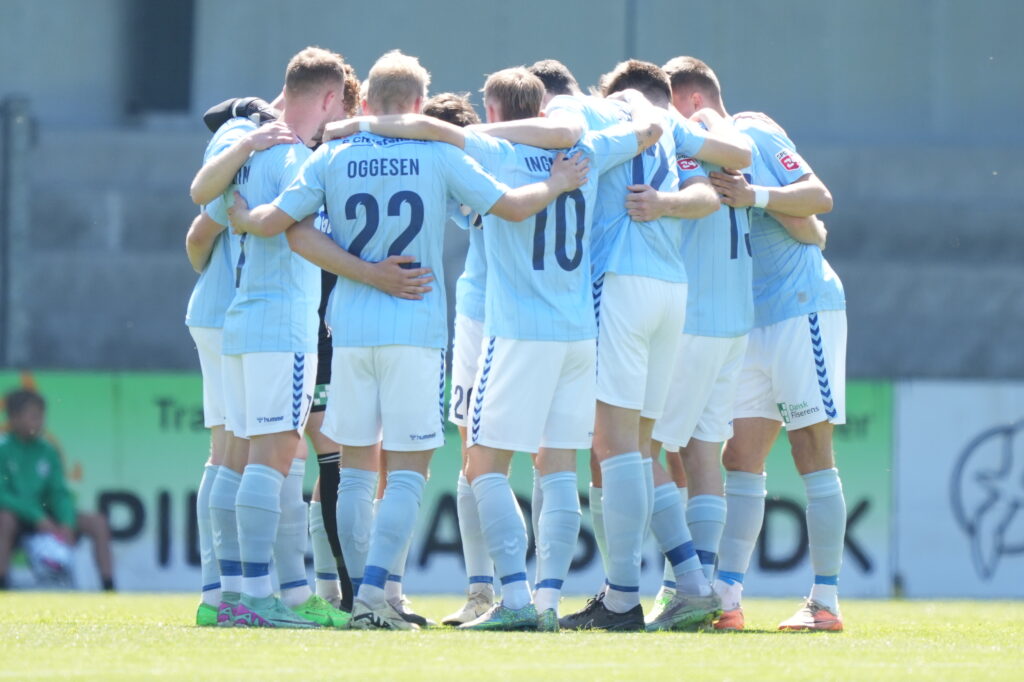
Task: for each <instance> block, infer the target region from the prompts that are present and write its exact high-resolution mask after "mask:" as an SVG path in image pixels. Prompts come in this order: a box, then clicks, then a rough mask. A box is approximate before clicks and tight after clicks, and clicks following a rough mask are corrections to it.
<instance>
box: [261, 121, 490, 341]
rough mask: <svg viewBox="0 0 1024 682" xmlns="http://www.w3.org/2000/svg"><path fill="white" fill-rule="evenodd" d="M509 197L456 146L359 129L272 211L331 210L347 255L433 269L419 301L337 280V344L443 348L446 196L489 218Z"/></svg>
mask: <svg viewBox="0 0 1024 682" xmlns="http://www.w3.org/2000/svg"><path fill="white" fill-rule="evenodd" d="M507 191H508V187H506V186H505V185H504V184H502V183H500V182H498V181H496V180H495V179H494V178H492V177H491V176H490V175H488V174H487V173H485V172H484V170H483V169H482V168H481V167H480V165H479V164H478V163H477V162H475V161H473V160H472V159H471V158H469V157H468V156H466V155H465V154H464V153H463V152H462V151H461V150H459V149H457V148H456V147H453V146H451V145H448V144H443V143H440V142H423V141H420V140H405V139H395V138H388V137H381V136H379V135H373V134H370V133H359V134H357V135H353V136H351V137H347V138H344V139H342V140H334V141H331V142H328V143H327V144H324V145H322V146H321V147H320V148H319V149H318V150H317V151H316V152H315V153H314V154H313V155H312V156H311V157H310V159H309V161H308V162H307V163H306V164H305V165H304V166H303V168H302V172H301V173H300V174H299V177H298V178H296V180H295V182H294V183H292V185H291V186H290V187H288V188H287V190H286V191H285V192H284V194H282V195H281V196H280V197H278V199H277V200H275V201H274V205H276V206H277V207H278V208H280V209H281V210H283V211H284V212H285V213H287V214H288V215H290V216H292V217H293V218H296V219H301V218H303V217H305V216H307V215H309V214H310V213H312V212H314V211H316V209H317V208H318V207H319V206H320V205H321V204H326V206H327V211H328V213H329V214H330V216H331V227H332V230H333V237H334V241H335V242H337V243H338V244H339V245H340V246H341V247H342V248H344V249H345V250H347V251H348V252H349V253H352V254H353V255H355V256H358V257H360V258H363V259H364V260H368V261H381V260H384V259H385V258H387V257H388V256H392V255H400V254H412V255H415V256H416V257H417V259H418V261H417V262H418V264H419V265H420V266H422V267H429V268H430V269H431V270H432V271H433V274H434V277H435V281H434V285H433V289H432V290H431V291H430V292H429V293H427V294H425V295H424V297H423V300H420V301H409V300H405V299H399V298H395V297H393V296H389V295H387V294H385V293H383V292H381V291H379V290H377V289H374V288H373V287H371V286H368V285H366V284H362V283H360V282H354V281H352V280H349V279H346V278H344V277H339V278H338V283H337V285H336V286H335V288H334V293H333V294H332V295H331V303H330V307H329V309H328V313H327V321H328V324H329V325H330V326H331V329H332V331H333V335H332V338H333V343H334V345H335V346H386V345H394V344H398V345H407V346H423V347H427V348H444V347H445V346H446V345H447V337H448V316H447V311H446V307H445V291H444V264H443V259H442V254H443V244H444V230H445V226H446V225H447V223H448V218H449V211H448V207H449V203H448V200H449V198H452V199H455V200H456V201H458V202H459V203H462V204H466V205H467V206H469V207H470V208H473V209H474V210H476V211H478V212H480V213H486V212H487V211H488V210H490V208H491V206H493V205H494V203H495V202H496V201H498V199H500V198H501V197H502V195H504V194H505V192H507Z"/></svg>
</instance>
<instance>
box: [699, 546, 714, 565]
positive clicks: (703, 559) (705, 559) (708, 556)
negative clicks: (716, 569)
mask: <svg viewBox="0 0 1024 682" xmlns="http://www.w3.org/2000/svg"><path fill="white" fill-rule="evenodd" d="M697 558H698V559H700V563H701V564H702V565H704V566H714V565H715V559H717V558H718V555H717V554H715V553H714V552H709V551H707V550H704V549H698V550H697Z"/></svg>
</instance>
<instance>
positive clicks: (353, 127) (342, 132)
mask: <svg viewBox="0 0 1024 682" xmlns="http://www.w3.org/2000/svg"><path fill="white" fill-rule="evenodd" d="M358 132H359V119H355V118H347V119H345V120H343V121H331V122H330V123H328V124H327V125H326V126H324V142H330V141H331V140H340V139H341V138H343V137H348V136H349V135H355V134H356V133H358Z"/></svg>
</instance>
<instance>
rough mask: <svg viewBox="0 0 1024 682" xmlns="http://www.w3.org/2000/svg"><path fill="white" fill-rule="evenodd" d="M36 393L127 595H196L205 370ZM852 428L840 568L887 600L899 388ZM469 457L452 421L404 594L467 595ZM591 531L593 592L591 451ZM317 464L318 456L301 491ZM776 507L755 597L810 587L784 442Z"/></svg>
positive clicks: (63, 381) (54, 384)
mask: <svg viewBox="0 0 1024 682" xmlns="http://www.w3.org/2000/svg"><path fill="white" fill-rule="evenodd" d="M25 384H28V385H32V386H34V387H36V388H37V389H38V390H39V392H40V393H42V394H43V396H44V397H45V398H46V400H47V428H48V431H49V434H50V435H51V436H52V437H54V438H55V439H56V440H57V441H58V442H59V444H60V447H61V450H62V452H63V454H64V457H65V462H66V467H67V469H68V472H69V476H70V478H71V479H72V481H71V485H72V489H73V490H74V492H75V493H76V495H77V497H78V502H79V506H80V508H81V509H83V510H89V511H91V510H99V511H102V512H103V513H105V514H107V515H108V518H109V520H110V523H111V527H112V529H113V531H114V536H115V543H114V547H115V560H116V562H117V572H118V582H119V585H120V586H121V587H122V588H123V589H138V590H190V589H194V588H195V586H196V585H198V584H199V571H198V551H197V545H196V538H195V532H194V514H195V512H194V496H195V489H196V487H197V485H198V482H199V478H200V476H201V475H202V467H203V463H204V462H205V460H206V457H207V454H208V452H209V436H208V432H207V431H206V429H205V428H204V427H203V417H202V391H201V379H200V377H199V375H198V374H197V373H196V374H192V373H167V372H51V371H40V372H35V373H32V374H28V373H19V372H13V371H0V390H3V391H4V392H6V391H7V390H10V389H13V388H16V387H18V386H20V385H25ZM847 403H848V406H847V414H848V425H847V426H844V427H840V428H839V429H837V431H836V453H837V461H838V465H839V467H840V472H841V474H842V476H843V485H844V489H845V491H846V496H847V507H848V510H849V517H850V523H849V529H850V532H849V542H848V546H847V553H846V563H845V566H844V572H843V578H842V580H843V585H844V587H843V590H844V593H846V594H851V595H852V594H863V595H882V594H888V593H889V590H890V585H891V569H890V566H889V556H890V549H889V545H890V532H889V509H890V500H889V495H890V485H891V482H890V474H891V465H890V462H891V452H892V390H891V386H890V385H889V384H887V383H881V382H851V383H850V385H849V386H848V401H847ZM460 463H461V455H460V445H459V436H458V432H457V431H456V430H455V429H454V427H452V426H451V425H449V428H448V431H447V439H446V443H445V445H444V447H442V448H440V449H439V450H438V451H437V452H436V453H435V455H434V459H433V462H432V464H431V474H430V479H429V481H428V484H427V489H426V493H425V495H424V498H423V505H422V509H421V513H420V520H419V526H418V528H417V533H416V539H415V541H414V545H413V550H412V551H411V552H410V558H409V565H408V567H407V577H406V583H407V589H408V590H409V591H410V592H413V593H414V592H416V591H420V592H428V591H429V592H457V591H461V590H462V589H464V584H463V583H464V579H465V578H464V573H463V569H462V561H461V551H460V544H459V536H458V523H457V517H456V505H455V485H456V480H457V478H458V472H459V466H460ZM578 471H579V474H580V491H581V501H582V504H583V506H584V515H583V529H582V531H581V537H580V543H579V547H578V550H577V555H576V558H575V560H574V564H573V574H572V576H570V579H569V580H568V581H567V583H566V590H567V591H569V592H587V591H590V590H592V589H594V588H596V587H597V586H598V585H599V584H600V583H601V581H602V580H603V575H602V573H601V569H600V561H599V559H598V557H597V554H596V544H595V542H594V540H593V534H592V533H591V530H590V517H589V514H588V513H587V512H586V506H587V504H586V503H587V488H588V485H589V463H588V453H586V452H580V453H579V466H578ZM315 479H316V466H315V465H314V464H313V460H312V459H310V464H309V466H307V472H306V490H307V491H310V490H312V488H313V483H314V481H315ZM512 485H513V488H514V489H515V491H516V493H517V495H518V496H519V498H520V500H521V502H522V503H523V506H524V513H525V514H526V515H527V516H529V506H528V505H529V499H530V493H531V490H532V485H533V481H532V470H531V466H530V461H529V457H528V456H526V455H517V456H516V458H515V461H514V463H513V468H512ZM768 489H769V499H768V505H767V513H766V521H765V530H764V533H763V535H762V541H761V542H760V543H759V547H758V549H757V550H756V551H755V556H754V559H753V561H752V565H751V571H750V577H749V578H748V580H747V584H748V590H750V591H751V593H757V594H787V595H794V594H798V593H799V594H802V592H801V590H806V583H808V581H809V580H810V575H811V571H810V567H809V563H808V559H807V554H806V547H805V544H806V543H804V542H802V538H804V537H806V528H805V525H804V522H803V513H802V510H803V504H804V494H803V486H802V483H801V481H800V479H799V476H798V475H797V474H796V473H795V470H794V468H793V465H792V461H791V459H790V457H789V454H788V443H787V442H786V440H785V437H784V436H783V437H781V438H780V439H779V442H778V443H777V444H776V446H775V448H774V449H773V450H772V454H771V456H770V458H769V463H768ZM660 575H661V563H660V559H659V558H658V556H657V550H656V548H655V547H654V545H653V543H651V544H649V546H648V548H647V550H646V552H645V571H644V585H645V589H651V590H653V589H655V587H656V585H657V584H658V581H659V580H660Z"/></svg>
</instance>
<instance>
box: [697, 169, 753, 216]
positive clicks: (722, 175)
mask: <svg viewBox="0 0 1024 682" xmlns="http://www.w3.org/2000/svg"><path fill="white" fill-rule="evenodd" d="M708 178H709V179H710V180H711V184H712V186H714V188H715V191H716V192H718V195H719V196H720V197H722V203H723V204H725V205H726V206H732V207H733V208H745V207H747V206H753V205H754V188H753V186H752V185H751V184H750V183H748V182H747V179H746V178H745V177H743V174H742V173H740V172H739V171H735V170H729V169H724V170H722V171H721V172H719V171H712V172H711V174H710V175H709V176H708Z"/></svg>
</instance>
